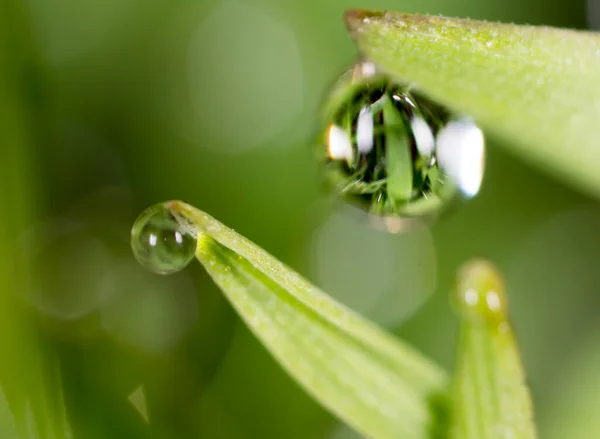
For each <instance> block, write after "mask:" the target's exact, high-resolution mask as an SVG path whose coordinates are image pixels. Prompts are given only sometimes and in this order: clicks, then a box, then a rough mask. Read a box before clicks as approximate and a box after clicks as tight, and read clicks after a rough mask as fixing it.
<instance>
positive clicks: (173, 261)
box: [131, 202, 196, 274]
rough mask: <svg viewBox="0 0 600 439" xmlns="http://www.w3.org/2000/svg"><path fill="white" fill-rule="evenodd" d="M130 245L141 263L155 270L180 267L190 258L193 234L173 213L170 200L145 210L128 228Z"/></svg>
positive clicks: (162, 272)
mask: <svg viewBox="0 0 600 439" xmlns="http://www.w3.org/2000/svg"><path fill="white" fill-rule="evenodd" d="M131 248H132V249H133V253H134V254H135V257H136V259H137V260H138V261H139V263H140V264H142V266H144V267H145V268H147V269H148V270H150V271H153V272H155V273H158V274H171V273H175V272H177V271H180V270H183V269H184V268H185V267H186V266H187V265H188V264H189V263H190V261H191V260H192V259H193V257H194V253H195V251H196V237H195V236H193V234H192V233H191V231H190V230H189V229H187V228H186V227H183V226H182V224H180V223H179V222H178V221H177V219H176V218H175V217H174V216H173V213H172V212H171V209H170V208H169V203H168V202H166V203H159V204H155V205H154V206H152V207H150V208H149V209H147V210H146V211H144V212H143V213H142V214H141V215H140V216H139V217H138V219H137V220H136V222H135V224H134V225H133V228H132V229H131Z"/></svg>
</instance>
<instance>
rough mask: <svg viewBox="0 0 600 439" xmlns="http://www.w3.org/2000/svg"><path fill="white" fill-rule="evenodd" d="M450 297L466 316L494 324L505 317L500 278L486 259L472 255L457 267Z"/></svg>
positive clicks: (505, 303) (503, 288)
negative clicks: (453, 295) (455, 283)
mask: <svg viewBox="0 0 600 439" xmlns="http://www.w3.org/2000/svg"><path fill="white" fill-rule="evenodd" d="M454 301H455V303H456V305H457V307H458V310H459V312H460V313H461V314H462V315H463V316H464V317H466V318H467V319H469V320H474V321H483V322H486V323H492V324H497V323H501V322H504V321H506V320H507V319H508V303H507V298H506V291H505V287H504V280H503V279H502V276H501V275H500V273H499V272H498V270H497V269H496V267H495V266H494V265H493V264H492V263H491V262H489V261H487V260H484V259H475V260H472V261H470V262H467V263H466V264H465V265H463V266H462V267H461V268H460V270H459V272H458V284H457V287H456V289H455V297H454Z"/></svg>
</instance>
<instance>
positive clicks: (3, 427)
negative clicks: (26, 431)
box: [0, 387, 20, 439]
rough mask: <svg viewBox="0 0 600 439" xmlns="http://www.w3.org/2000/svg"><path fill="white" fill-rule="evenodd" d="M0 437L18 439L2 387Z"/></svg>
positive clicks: (0, 396)
mask: <svg viewBox="0 0 600 439" xmlns="http://www.w3.org/2000/svg"><path fill="white" fill-rule="evenodd" d="M0 437H2V438H3V439H20V438H19V436H18V434H17V427H16V425H15V419H14V417H13V415H12V412H11V410H10V406H9V405H8V401H7V400H6V396H5V395H4V391H3V390H2V387H0Z"/></svg>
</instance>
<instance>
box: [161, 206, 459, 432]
mask: <svg viewBox="0 0 600 439" xmlns="http://www.w3.org/2000/svg"><path fill="white" fill-rule="evenodd" d="M169 207H170V209H171V211H172V212H173V214H174V215H175V216H176V217H177V218H178V220H179V221H180V222H181V223H182V224H183V225H185V227H186V228H188V230H189V231H190V232H191V233H194V234H195V235H196V236H197V237H198V248H197V253H196V256H197V258H198V260H199V261H200V262H201V263H202V264H203V265H204V267H205V268H206V270H207V271H208V273H209V274H210V275H211V276H212V278H213V279H214V280H215V282H216V283H217V285H219V287H220V288H221V289H222V290H223V292H224V293H225V295H226V296H227V298H228V299H229V301H230V302H231V304H232V305H233V306H234V308H235V309H236V310H237V311H238V313H239V314H240V316H241V317H242V319H243V320H244V321H245V322H246V324H247V325H248V326H249V327H250V329H251V330H252V331H253V332H254V334H255V335H256V336H257V337H258V338H259V339H260V340H261V341H262V343H263V344H264V345H265V346H266V347H267V349H268V350H269V351H270V353H271V354H272V355H273V356H274V357H275V359H276V360H277V361H278V362H279V363H280V364H281V365H282V366H283V367H284V368H285V370H286V371H287V372H288V373H289V374H290V375H291V376H292V377H293V378H294V379H296V380H297V381H298V382H299V383H300V384H301V385H302V386H303V387H304V389H305V390H306V391H308V392H309V393H310V394H312V396H313V397H315V398H316V399H317V400H318V401H319V402H320V403H321V404H323V405H324V406H325V407H326V408H328V409H329V410H330V411H332V412H333V413H334V414H336V415H337V416H338V417H339V418H341V419H342V420H343V421H345V422H346V423H348V424H349V425H351V426H352V427H353V428H355V429H356V430H357V431H359V432H360V433H362V434H364V435H365V436H366V437H369V438H375V439H392V438H398V437H402V438H405V439H425V438H428V439H429V438H434V437H437V438H439V437H445V432H446V431H447V425H446V424H445V423H444V414H445V412H446V407H445V403H446V401H445V394H446V389H447V383H448V379H447V377H446V374H445V373H444V372H443V371H442V370H441V369H439V368H438V367H437V366H436V365H434V364H432V363H431V362H430V361H428V360H427V359H426V358H424V357H423V356H422V355H420V354H419V353H418V352H416V351H414V350H413V349H411V348H410V347H409V346H406V345H405V344H403V343H402V342H400V341H399V340H397V339H395V338H394V337H392V336H390V335H388V334H387V333H385V332H384V331H382V330H381V329H379V328H378V327H376V326H375V325H373V324H372V323H370V322H368V321H366V320H364V319H363V318H361V317H360V316H358V315H357V314H355V313H354V312H352V311H351V310H349V309H347V308H345V307H344V306H342V305H340V304H338V303H337V302H335V301H334V300H333V299H331V298H330V297H329V296H327V295H326V294H325V293H323V292H322V291H320V290H319V289H318V288H316V287H315V286H313V285H311V284H310V283H309V282H307V281H306V280H305V279H303V278H302V277H301V276H300V275H298V274H297V273H295V272H294V271H292V270H291V269H289V268H288V267H286V266H285V265H283V264H282V263H281V262H279V261H278V260H277V259H276V258H274V257H273V256H271V255H269V254H268V253H267V252H265V251H264V250H262V249H261V248H260V247H258V246H257V245H255V244H253V243H252V242H250V241H249V240H247V239H246V238H244V237H243V236H241V235H239V234H237V233H236V232H235V231H233V230H231V229H229V228H227V227H226V226H224V225H223V224H221V223H220V222H218V221H217V220H215V219H214V218H212V217H211V216H209V215H207V214H206V213H204V212H201V211H199V210H197V209H195V208H194V207H192V206H189V205H187V204H185V203H182V202H179V201H174V202H170V203H169Z"/></svg>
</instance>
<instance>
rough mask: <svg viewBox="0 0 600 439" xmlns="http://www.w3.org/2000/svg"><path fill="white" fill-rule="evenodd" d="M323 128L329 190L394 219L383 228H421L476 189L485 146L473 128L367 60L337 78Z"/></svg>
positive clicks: (322, 157)
mask: <svg viewBox="0 0 600 439" xmlns="http://www.w3.org/2000/svg"><path fill="white" fill-rule="evenodd" d="M324 122H325V123H324V126H325V133H324V135H322V136H321V139H322V140H320V141H319V145H318V148H319V160H321V163H322V165H323V167H324V168H325V172H324V175H325V180H326V182H327V184H328V186H329V188H330V189H331V190H332V191H333V192H334V193H335V195H337V196H338V197H339V198H341V199H343V200H344V201H346V202H348V203H350V204H353V205H355V206H358V207H361V208H362V209H364V210H365V211H367V212H369V213H370V214H371V215H372V216H373V217H374V218H390V217H391V218H393V219H394V221H392V222H393V223H394V225H395V226H394V227H392V228H388V229H390V230H391V229H393V230H397V231H400V230H405V229H406V227H397V223H398V221H400V222H402V221H404V222H406V223H407V224H410V227H412V225H414V224H417V223H427V222H429V220H431V219H434V218H436V217H438V216H439V214H440V213H442V212H443V211H445V210H447V208H448V207H449V206H450V205H451V204H452V202H453V201H455V200H457V199H460V198H463V199H467V198H471V197H473V196H474V195H476V194H477V192H478V191H479V189H480V186H481V181H482V179H483V170H484V150H485V145H484V138H483V133H482V132H481V130H480V129H479V127H477V125H476V124H475V123H474V122H473V121H472V120H471V119H470V118H468V117H463V116H460V115H455V114H453V113H452V112H451V111H450V110H449V109H447V108H445V107H443V106H441V105H438V104H436V103H435V102H432V101H431V100H430V99H428V98H426V97H425V96H423V95H421V94H420V93H418V92H416V91H414V90H413V87H412V86H411V85H405V84H401V83H398V82H397V81H394V80H392V79H390V78H389V77H388V76H386V75H384V74H382V73H379V72H378V71H377V68H376V66H375V65H374V64H373V63H372V62H370V61H363V62H359V63H357V64H356V65H355V66H354V68H353V69H351V70H350V71H348V72H346V74H344V75H343V76H342V77H341V78H340V80H339V81H338V83H337V85H336V86H335V87H334V88H333V90H332V92H331V94H330V95H329V99H328V101H327V102H326V106H325V121H324ZM386 222H387V221H386ZM386 228H387V227H386Z"/></svg>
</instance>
